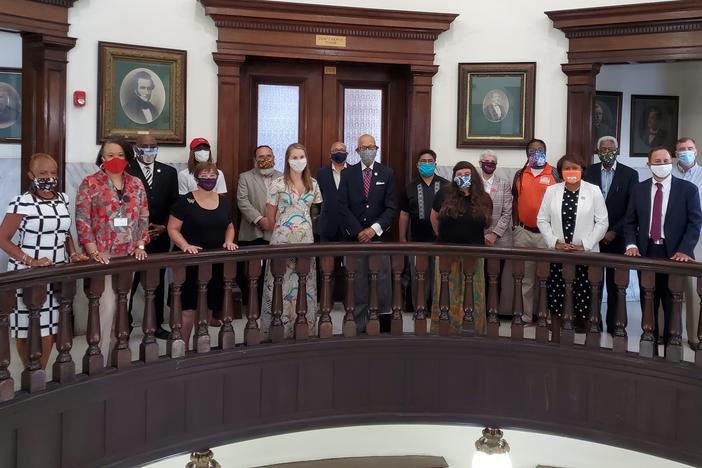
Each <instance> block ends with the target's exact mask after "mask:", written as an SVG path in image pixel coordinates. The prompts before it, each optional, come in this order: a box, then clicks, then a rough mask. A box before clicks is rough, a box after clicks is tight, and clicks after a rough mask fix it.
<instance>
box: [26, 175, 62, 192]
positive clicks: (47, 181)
mask: <svg viewBox="0 0 702 468" xmlns="http://www.w3.org/2000/svg"><path fill="white" fill-rule="evenodd" d="M32 182H33V183H34V186H35V187H36V188H37V190H41V191H42V192H53V191H55V190H56V187H57V186H58V179H57V178H56V177H41V178H36V179H34V180H33V181H32Z"/></svg>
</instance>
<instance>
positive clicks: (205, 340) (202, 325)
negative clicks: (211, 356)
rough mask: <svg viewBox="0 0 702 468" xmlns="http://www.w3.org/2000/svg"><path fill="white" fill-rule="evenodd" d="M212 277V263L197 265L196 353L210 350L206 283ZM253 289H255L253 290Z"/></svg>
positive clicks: (194, 344)
mask: <svg viewBox="0 0 702 468" xmlns="http://www.w3.org/2000/svg"><path fill="white" fill-rule="evenodd" d="M211 278H212V264H200V265H198V267H197V313H196V316H197V318H196V319H195V323H196V324H197V325H196V326H195V337H194V339H193V341H194V343H193V346H194V347H195V351H197V352H198V353H209V352H210V328H209V326H210V310H209V309H208V308H207V283H209V281H210V279H211ZM254 291H255V290H254Z"/></svg>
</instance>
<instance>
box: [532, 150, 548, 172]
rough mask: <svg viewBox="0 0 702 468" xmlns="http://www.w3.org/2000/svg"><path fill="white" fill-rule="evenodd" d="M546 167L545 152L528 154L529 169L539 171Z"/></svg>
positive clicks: (538, 151)
mask: <svg viewBox="0 0 702 468" xmlns="http://www.w3.org/2000/svg"><path fill="white" fill-rule="evenodd" d="M545 165H546V152H544V151H541V150H536V151H534V152H533V153H529V167H533V168H534V169H541V168H542V167H544V166H545Z"/></svg>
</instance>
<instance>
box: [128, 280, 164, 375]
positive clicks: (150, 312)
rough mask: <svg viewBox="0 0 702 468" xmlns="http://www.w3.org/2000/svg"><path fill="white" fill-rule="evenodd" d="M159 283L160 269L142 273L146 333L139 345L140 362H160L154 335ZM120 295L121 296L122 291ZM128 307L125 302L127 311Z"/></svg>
mask: <svg viewBox="0 0 702 468" xmlns="http://www.w3.org/2000/svg"><path fill="white" fill-rule="evenodd" d="M120 276H121V275H120ZM158 282H159V270H158V269H155V270H154V269H151V270H146V271H144V272H142V273H141V286H142V287H143V288H144V320H142V323H141V329H142V331H143V332H144V337H143V338H142V340H141V344H139V360H140V361H142V362H153V361H157V360H158V343H156V336H155V335H154V334H155V333H156V307H155V304H154V300H155V298H156V295H155V294H154V292H155V291H156V287H157V286H158ZM127 292H129V288H127ZM119 293H120V295H121V291H119ZM120 303H121V300H120ZM126 305H127V303H126V301H125V303H124V306H125V309H126ZM125 314H126V310H125ZM125 322H126V321H125Z"/></svg>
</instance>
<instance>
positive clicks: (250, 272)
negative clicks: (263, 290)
mask: <svg viewBox="0 0 702 468" xmlns="http://www.w3.org/2000/svg"><path fill="white" fill-rule="evenodd" d="M246 275H247V277H248V280H249V307H248V309H247V311H246V328H244V343H245V344H246V345H247V346H254V345H257V344H260V343H261V330H260V328H258V317H259V315H260V313H261V307H260V306H259V304H258V277H259V276H260V275H261V260H258V259H254V260H249V267H248V268H247V270H246Z"/></svg>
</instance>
